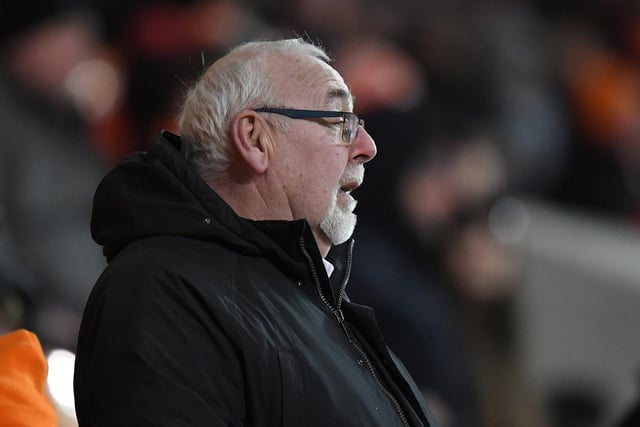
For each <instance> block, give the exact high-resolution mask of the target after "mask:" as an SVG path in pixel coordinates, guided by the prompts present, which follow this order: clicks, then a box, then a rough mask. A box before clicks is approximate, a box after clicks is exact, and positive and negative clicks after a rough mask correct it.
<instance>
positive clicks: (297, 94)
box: [273, 55, 354, 110]
mask: <svg viewBox="0 0 640 427" xmlns="http://www.w3.org/2000/svg"><path fill="white" fill-rule="evenodd" d="M273 70H274V73H273V82H274V87H275V89H276V91H277V92H278V93H279V94H280V96H281V97H282V98H283V99H284V100H285V101H287V102H289V104H290V105H288V106H290V107H296V108H308V109H320V108H322V109H325V108H326V109H340V110H344V109H348V110H351V109H352V108H353V103H354V99H353V96H352V95H351V91H350V90H349V88H348V87H347V85H346V84H345V82H344V79H343V78H342V76H341V75H340V73H338V71H336V70H335V69H334V68H333V67H331V66H330V65H329V64H327V63H326V62H324V61H322V60H320V59H318V58H315V57H312V56H293V55H290V56H285V57H282V56H281V57H279V58H274V61H273ZM291 102H295V103H296V105H293V104H291Z"/></svg>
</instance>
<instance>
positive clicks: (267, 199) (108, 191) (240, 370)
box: [75, 40, 434, 427]
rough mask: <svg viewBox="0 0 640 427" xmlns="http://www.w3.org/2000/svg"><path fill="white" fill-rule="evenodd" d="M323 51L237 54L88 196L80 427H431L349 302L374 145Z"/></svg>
mask: <svg viewBox="0 0 640 427" xmlns="http://www.w3.org/2000/svg"><path fill="white" fill-rule="evenodd" d="M352 110H353V97H352V96H351V94H350V92H349V90H348V88H347V86H346V84H345V82H344V81H343V79H342V77H341V76H340V74H338V72H337V71H336V70H335V69H333V68H332V67H331V66H330V65H329V59H328V57H327V55H326V54H325V52H324V51H323V50H322V49H320V48H318V47H316V46H314V45H311V44H308V43H305V42H303V41H301V40H283V41H277V42H256V43H248V44H246V45H242V46H240V47H237V48H236V49H234V50H232V51H231V52H230V53H229V54H227V55H226V56H225V57H223V58H222V59H220V60H218V61H217V62H215V63H214V64H213V65H212V66H211V67H210V68H209V69H208V70H207V71H206V73H205V74H204V75H203V76H202V77H201V78H200V80H199V81H198V82H197V83H196V84H195V86H194V87H193V88H192V89H191V90H190V91H189V93H188V94H187V96H186V100H185V103H184V107H183V111H182V114H181V118H180V128H181V130H180V132H181V134H182V137H181V138H180V137H178V136H176V135H173V134H170V133H168V132H166V131H165V132H163V133H162V134H161V136H160V137H159V138H158V140H157V141H155V142H154V144H152V146H151V147H150V149H149V152H147V153H137V154H134V155H132V156H130V157H128V158H126V159H124V160H123V161H122V162H121V163H120V164H119V165H118V166H117V167H116V168H115V169H114V170H113V171H112V172H111V173H110V174H109V175H107V177H106V178H105V179H104V180H103V182H102V183H101V184H100V186H99V187H98V190H97V192H96V196H95V200H94V213H93V219H92V232H93V235H94V238H95V240H96V241H97V242H98V243H99V244H101V245H102V246H103V250H104V254H105V256H106V258H107V260H108V261H109V266H108V267H107V268H106V270H105V272H104V273H103V274H102V276H101V277H100V279H99V281H98V283H97V284H96V286H95V288H94V290H93V293H92V295H91V297H90V299H89V302H88V304H87V308H86V311H85V315H84V319H83V323H82V328H81V330H80V336H79V339H78V351H77V362H76V374H75V394H76V410H77V414H78V419H79V422H80V426H103V425H104V426H115V425H127V426H128V425H131V426H134V425H135V426H139V425H154V426H178V425H180V426H384V427H390V426H433V425H434V423H433V421H432V419H431V415H430V414H429V412H428V410H427V409H426V407H425V406H424V404H423V402H422V400H421V397H420V393H419V391H418V389H417V387H416V386H415V385H414V383H413V381H412V380H411V379H410V377H409V375H408V374H407V372H406V371H405V369H404V368H403V367H402V365H401V364H400V363H399V362H398V361H397V360H396V359H395V357H394V356H393V355H392V354H391V353H390V351H389V350H388V349H387V348H386V346H385V344H384V341H383V339H382V337H381V336H380V333H379V331H378V328H377V326H376V323H375V320H374V316H373V313H372V310H371V309H369V308H367V307H363V306H358V305H356V304H351V303H349V302H348V300H347V297H346V294H345V287H346V285H347V281H348V279H349V271H350V267H351V265H350V264H351V251H352V247H353V243H352V242H349V241H348V240H349V237H350V236H351V233H352V231H353V229H354V227H355V222H356V217H355V215H354V213H353V210H354V208H355V205H356V202H355V200H354V199H353V197H352V196H351V194H350V193H351V191H352V190H354V189H355V188H357V187H358V186H359V185H360V184H361V183H362V180H363V173H364V164H365V163H366V162H367V161H369V160H371V159H372V158H373V157H374V156H375V154H376V146H375V144H374V142H373V140H372V139H371V136H370V135H369V134H368V133H367V132H366V130H365V129H364V127H363V124H364V123H363V122H362V120H360V119H359V118H358V117H357V116H356V115H355V114H353V113H352Z"/></svg>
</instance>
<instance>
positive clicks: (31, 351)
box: [0, 329, 58, 427]
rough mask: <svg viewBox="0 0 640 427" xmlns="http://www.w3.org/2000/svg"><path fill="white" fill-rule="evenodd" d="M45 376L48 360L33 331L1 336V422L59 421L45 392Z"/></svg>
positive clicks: (44, 424) (22, 425)
mask: <svg viewBox="0 0 640 427" xmlns="http://www.w3.org/2000/svg"><path fill="white" fill-rule="evenodd" d="M46 378H47V362H46V361H45V358H44V354H43V353H42V348H41V347H40V341H38V338H37V337H36V336H35V335H34V334H33V333H31V332H29V331H27V330H24V329H20V330H17V331H13V332H11V333H8V334H6V335H3V336H0V426H2V427H5V426H6V427H9V426H13V427H28V426H41V427H53V426H56V425H57V424H58V417H57V415H56V412H55V410H54V408H53V405H52V404H51V402H50V401H49V399H48V398H47V396H46V394H45V380H46Z"/></svg>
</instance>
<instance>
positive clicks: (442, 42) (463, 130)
mask: <svg viewBox="0 0 640 427" xmlns="http://www.w3.org/2000/svg"><path fill="white" fill-rule="evenodd" d="M0 21H1V22H0V24H1V25H0V126H1V127H0V128H1V129H2V138H0V332H4V331H9V330H12V329H15V328H16V327H20V326H26V327H28V328H30V329H32V330H34V331H35V332H36V333H37V334H38V336H39V337H40V339H41V341H42V343H43V346H44V347H45V349H46V348H54V347H63V348H67V349H69V350H73V349H74V346H75V336H76V332H77V327H78V324H79V319H80V316H81V314H82V309H83V306H84V302H85V300H86V298H87V296H88V294H89V292H90V290H91V287H92V286H93V283H94V281H95V279H96V278H97V275H98V274H99V272H100V270H101V269H102V267H103V265H104V261H103V259H102V256H101V253H100V250H99V248H98V247H97V245H95V244H94V243H93V242H92V240H91V236H90V234H89V220H90V210H91V198H92V195H93V192H94V190H95V187H96V186H97V184H98V182H99V180H100V178H101V177H102V176H103V174H104V173H105V172H106V170H108V168H109V167H111V166H112V165H113V164H114V163H115V162H116V161H117V160H118V159H119V158H120V157H122V156H123V155H125V154H126V153H128V152H130V151H133V150H144V149H145V147H146V146H147V144H149V142H150V141H151V140H152V138H153V137H154V135H155V134H156V133H157V132H158V131H159V130H160V129H162V128H165V129H169V130H173V131H177V129H176V123H175V120H174V118H175V115H176V113H177V111H178V108H179V106H180V102H181V96H182V93H183V90H184V89H185V87H186V86H188V85H189V84H190V83H191V82H192V81H193V80H194V79H195V78H196V77H197V76H198V75H199V74H200V73H201V72H202V71H204V69H205V68H206V66H207V64H209V63H211V62H212V61H213V60H215V59H216V58H217V57H218V56H219V55H220V54H221V53H224V52H226V51H227V50H228V49H229V48H230V47H232V46H234V45H236V44H238V43H241V42H243V41H248V40H253V39H268V38H274V37H293V36H300V37H305V38H308V39H311V40H314V41H318V42H320V43H322V44H323V45H324V46H325V47H326V48H327V50H328V52H330V53H331V54H332V56H333V58H334V60H335V66H336V68H337V69H338V70H339V71H340V72H341V73H342V74H343V76H344V77H345V80H346V81H347V82H348V84H349V85H350V87H351V88H352V91H353V93H354V94H355V96H356V98H357V105H356V112H357V113H358V114H359V115H360V116H361V117H363V118H364V119H365V121H366V126H367V129H368V131H369V132H370V133H371V134H372V135H373V136H374V138H375V139H376V142H377V144H378V150H379V155H378V157H377V158H376V159H375V161H373V162H371V163H370V165H369V167H368V168H367V179H366V185H365V186H363V187H362V189H359V190H358V192H357V194H356V197H357V198H358V199H359V205H358V214H359V225H358V228H357V230H356V236H355V237H356V241H357V243H356V245H357V250H356V252H355V257H356V259H355V262H354V265H355V271H354V272H353V278H352V284H351V285H350V297H351V299H352V300H355V301H359V302H363V303H366V304H370V305H373V306H374V307H376V311H377V313H378V318H379V322H380V324H381V327H382V329H383V331H384V332H385V336H386V337H387V340H388V344H389V345H390V346H391V348H392V349H393V350H394V351H395V352H396V353H398V354H399V355H400V357H401V358H402V359H403V360H404V361H405V363H406V365H407V367H408V368H409V370H410V371H411V372H412V373H413V375H414V376H415V378H416V380H417V381H418V383H419V385H420V386H421V388H422V389H423V391H424V394H425V396H426V397H427V399H428V400H429V402H430V404H431V406H432V408H433V409H434V412H436V414H437V416H438V417H439V418H440V419H441V420H442V425H443V426H445V427H446V426H450V427H460V426H465V427H474V426H479V427H480V426H487V427H489V426H492V427H515V426H518V427H527V426H532V427H538V426H539V427H542V426H549V427H555V426H562V427H570V426H574V425H575V426H585V427H588V426H592V425H596V424H595V423H596V422H597V421H598V415H599V413H598V409H599V407H598V403H597V402H590V401H589V400H588V399H586V400H580V396H568V397H567V396H565V397H566V399H565V400H563V401H560V402H557V401H556V402H550V401H549V399H547V398H545V396H539V395H536V394H535V393H534V391H533V390H531V389H530V388H529V387H528V386H527V383H526V380H525V378H524V376H523V375H522V372H521V367H520V357H521V355H520V354H519V345H518V336H517V334H516V330H517V326H516V325H515V324H514V321H515V319H514V315H513V309H514V307H513V295H514V289H515V287H516V285H517V282H518V260H517V259H516V258H515V257H514V256H513V254H512V253H511V252H510V251H509V249H508V245H507V243H509V239H512V238H516V237H517V236H514V231H513V227H511V225H512V222H513V221H511V219H512V215H511V214H510V213H512V212H513V210H514V209H515V208H516V207H517V198H518V197H521V196H525V197H535V198H538V199H542V200H545V201H548V202H549V203H553V204H558V205H564V206H571V207H574V208H578V209H582V210H584V211H585V212H591V213H594V214H597V215H603V216H608V217H610V218H614V219H617V220H619V221H624V222H627V223H629V224H640V120H637V119H638V118H639V117H640V3H637V2H629V1H624V0H617V1H616V0H567V1H562V2H559V1H551V0H486V1H481V2H479V1H472V0H420V1H418V0H393V1H392V0H367V1H365V0H262V1H258V0H245V1H234V0H181V1H180V0H164V1H161V0H146V1H144V0H136V1H125V0H93V1H88V0H87V1H81V0H66V1H63V0H20V1H3V2H1V3H0ZM574 397H575V399H577V401H578V403H577V404H576V403H575V399H574V400H572V398H574ZM565 401H566V402H568V403H566V404H563V402H565Z"/></svg>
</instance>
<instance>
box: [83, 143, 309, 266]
mask: <svg viewBox="0 0 640 427" xmlns="http://www.w3.org/2000/svg"><path fill="white" fill-rule="evenodd" d="M180 143H181V141H180V137H179V136H177V135H174V134H172V133H170V132H168V131H162V132H161V134H160V135H159V136H158V137H157V138H156V140H155V141H154V142H153V143H152V144H151V146H150V147H149V150H148V151H147V152H136V153H133V154H131V155H129V156H127V157H125V158H124V159H123V160H121V161H120V162H119V164H118V165H117V166H116V167H115V168H114V169H113V170H112V171H111V172H109V173H108V174H107V175H106V176H105V178H104V179H103V180H102V182H101V183H100V185H99V186H98V188H97V190H96V194H95V196H94V200H93V212H92V218H91V234H92V236H93V239H94V240H95V241H96V242H97V243H98V244H99V245H101V246H102V247H103V253H104V255H105V257H106V258H107V261H109V262H110V261H111V260H112V259H113V258H114V257H115V256H116V255H117V254H118V253H119V252H120V251H121V250H122V249H123V248H124V247H125V246H126V245H127V244H129V243H131V242H133V241H137V240H140V239H144V238H146V237H151V236H169V235H171V236H181V237H187V238H193V239H200V240H212V241H215V242H217V243H219V244H223V245H226V246H228V247H230V248H232V249H233V250H236V251H238V252H240V253H243V254H248V255H259V254H260V255H263V256H266V257H268V258H269V259H272V261H273V262H274V263H276V264H277V265H278V266H279V267H281V268H284V269H285V271H288V272H292V268H293V272H294V273H296V275H298V276H299V275H302V274H304V272H305V271H306V265H305V262H304V259H303V258H301V257H300V256H299V255H298V254H299V252H300V250H299V242H300V239H303V238H304V239H308V238H313V235H312V233H311V230H310V228H309V226H308V224H307V222H306V221H305V220H296V221H252V220H247V219H245V218H241V217H239V216H238V215H237V214H236V213H235V212H234V211H233V210H232V209H231V207H230V206H229V205H227V203H226V202H225V201H224V200H223V199H222V198H221V197H220V196H218V194H217V193H216V192H215V191H213V190H212V189H211V188H210V187H209V186H208V185H207V184H206V183H205V182H204V181H203V180H202V179H201V178H200V176H199V175H198V174H197V173H196V171H195V170H194V169H193V167H192V166H191V165H190V164H189V163H188V162H187V160H186V159H185V158H184V157H183V156H182V155H181V154H180V152H179V150H180ZM314 242H315V241H314ZM313 246H314V247H315V246H316V245H315V243H314V245H313ZM309 247H311V245H309ZM312 250H315V251H317V247H316V248H315V249H313V248H312Z"/></svg>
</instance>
